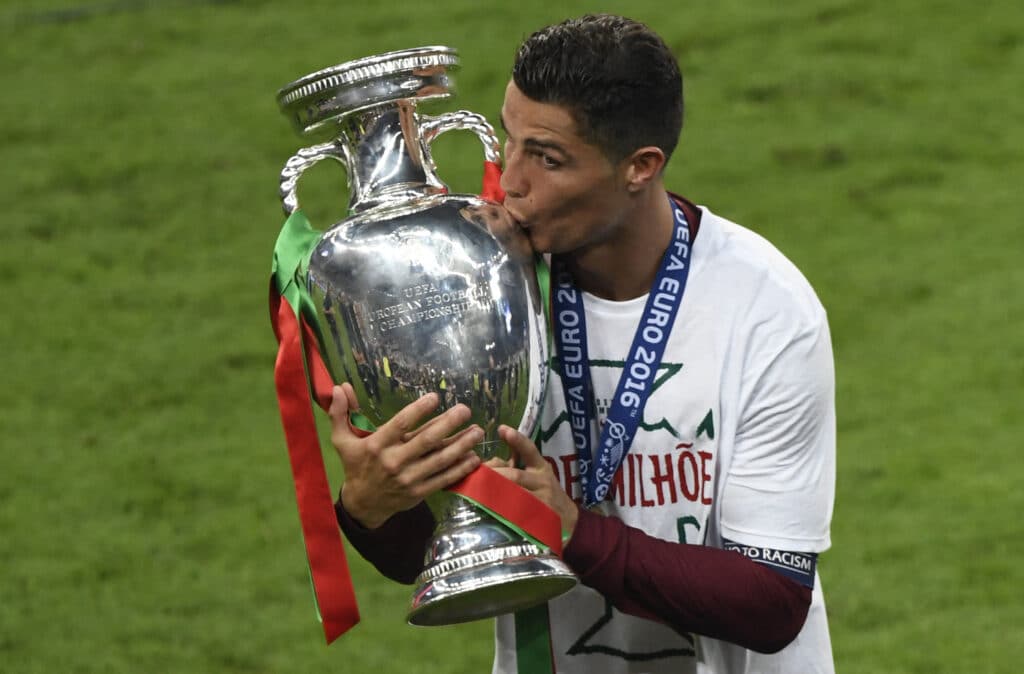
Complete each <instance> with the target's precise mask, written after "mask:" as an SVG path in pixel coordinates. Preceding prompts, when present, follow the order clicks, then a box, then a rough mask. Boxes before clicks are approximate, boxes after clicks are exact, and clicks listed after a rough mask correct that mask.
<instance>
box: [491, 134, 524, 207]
mask: <svg viewBox="0 0 1024 674" xmlns="http://www.w3.org/2000/svg"><path fill="white" fill-rule="evenodd" d="M498 184H499V185H501V189H503V190H505V195H506V196H509V197H513V198H521V197H523V196H525V195H526V192H527V186H526V182H525V176H523V171H522V167H521V166H520V165H519V158H518V153H517V152H514V151H512V150H510V149H509V148H508V146H507V145H506V147H505V161H504V166H503V167H502V172H501V180H500V181H499V183H498Z"/></svg>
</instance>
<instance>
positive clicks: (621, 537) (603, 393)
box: [331, 16, 835, 674]
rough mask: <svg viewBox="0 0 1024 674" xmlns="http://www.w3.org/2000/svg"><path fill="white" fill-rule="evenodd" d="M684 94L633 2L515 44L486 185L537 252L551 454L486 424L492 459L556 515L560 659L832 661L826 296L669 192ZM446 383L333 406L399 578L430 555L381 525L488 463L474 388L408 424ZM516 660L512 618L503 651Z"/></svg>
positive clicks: (757, 663) (368, 510)
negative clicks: (562, 574)
mask: <svg viewBox="0 0 1024 674" xmlns="http://www.w3.org/2000/svg"><path fill="white" fill-rule="evenodd" d="M682 108H683V104H682V78H681V76H680V74H679V70H678V66H677V64H676V61H675V58H674V57H673V56H672V54H671V53H670V51H669V50H668V48H667V47H666V46H665V44H664V43H663V42H662V40H661V39H660V38H659V37H658V36H657V35H655V34H654V33H653V32H651V31H650V30H649V29H648V28H647V27H646V26H644V25H642V24H639V23H636V22H634V21H631V20H628V19H625V18H622V17H615V16H585V17H582V18H580V19H576V20H569V21H566V22H563V23H561V24H558V25H554V26H549V27H547V28H544V29H542V30H540V31H538V32H537V33H535V34H534V35H532V36H530V37H529V38H528V39H527V40H526V41H525V42H524V44H523V45H522V46H521V47H520V49H519V52H518V54H517V57H516V61H515V65H514V67H513V71H512V81H511V82H509V84H508V87H507V89H506V92H505V100H504V104H503V106H502V125H503V127H504V129H505V131H506V135H507V141H506V145H505V166H504V173H503V175H502V178H501V185H502V188H503V189H504V190H505V192H506V194H507V196H506V200H505V207H506V208H507V210H508V212H509V213H510V214H511V216H512V217H513V218H514V219H515V221H516V222H517V223H518V224H519V226H520V227H521V228H522V230H523V231H524V232H525V234H526V236H528V238H529V240H530V243H531V244H532V246H533V248H534V250H536V251H538V252H540V253H543V254H545V255H546V256H549V258H548V259H550V262H551V266H552V315H553V323H554V325H553V326H552V332H553V337H554V340H555V346H556V353H557V358H556V359H555V360H554V361H553V373H554V374H555V375H557V376H554V377H552V378H551V379H552V381H551V384H550V388H549V390H548V392H547V396H546V403H545V409H544V411H543V414H542V421H541V424H542V431H543V432H542V436H543V437H545V438H547V440H546V441H545V443H544V447H543V452H541V451H540V450H539V449H538V448H537V447H536V446H535V445H534V443H533V442H532V441H531V440H530V439H528V438H526V437H524V436H522V435H520V434H519V433H517V432H516V431H514V430H513V429H510V428H508V427H502V428H501V429H500V434H501V437H502V439H503V440H504V441H505V442H506V443H507V444H508V445H509V446H510V447H511V448H512V450H513V454H514V455H515V457H516V459H517V461H516V463H514V464H513V463H512V462H500V461H492V462H491V464H490V465H491V466H492V467H493V468H494V469H495V470H497V471H498V472H500V473H502V474H503V475H505V476H506V477H508V478H509V479H511V480H513V481H515V482H516V483H518V484H519V485H521V486H522V487H524V488H526V489H528V490H529V491H531V492H533V493H534V494H535V495H537V496H538V497H539V498H540V499H542V500H543V501H545V502H546V503H547V504H548V505H550V506H551V507H552V509H554V510H555V512H556V513H558V515H559V516H560V518H561V521H562V528H563V531H564V532H565V534H566V535H567V536H568V542H567V544H566V547H565V550H564V554H563V556H564V559H565V561H566V562H567V563H568V564H569V566H570V567H571V568H572V569H573V570H574V571H575V572H576V573H577V575H579V577H580V579H581V581H582V582H581V585H580V586H579V587H577V588H576V589H575V590H573V591H572V592H570V593H568V594H566V595H563V596H562V597H559V598H557V599H555V600H553V601H551V602H550V603H549V616H550V627H549V629H550V635H551V642H552V650H553V657H554V660H555V666H556V669H557V671H558V672H595V673H602V674H603V673H606V672H714V673H715V674H722V673H725V672H729V673H734V672H737V673H738V672H801V673H807V672H832V671H833V665H832V656H831V647H830V642H829V635H828V626H827V621H826V617H825V608H824V599H823V595H822V592H821V585H820V581H819V579H818V577H817V573H816V571H815V564H816V558H817V554H818V553H820V552H823V551H824V550H826V549H827V548H828V547H829V524H830V520H831V512H832V500H833V493H834V471H835V458H834V455H835V415H834V402H833V401H834V381H833V370H832V367H833V366H832V352H831V345H830V337H829V332H828V325H827V320H826V316H825V311H824V309H823V308H822V306H821V304H820V302H819V301H818V299H817V297H816V296H815V294H814V292H813V290H812V289H811V287H810V285H809V284H808V283H807V281H806V280H805V279H804V277H803V276H802V275H801V274H800V272H799V271H798V270H797V269H796V268H795V267H794V266H793V265H792V264H791V263H790V262H789V261H788V260H787V259H786V258H785V257H783V256H782V254H781V253H779V252H778V251H777V250H776V249H775V248H773V247H772V246H771V244H769V243H768V242H766V241H765V240H764V239H762V238H760V237H759V236H757V235H756V234H754V233H752V232H750V231H748V230H746V229H743V228H742V227H740V226H738V225H736V224H734V223H731V222H729V221H727V220H725V219H723V218H720V217H719V216H717V215H715V214H713V213H712V212H711V211H709V210H708V209H707V208H704V207H697V206H695V205H693V204H692V203H690V202H689V201H687V200H685V199H683V198H681V197H678V196H675V195H670V194H668V193H666V191H665V187H664V186H663V184H662V175H663V170H664V167H665V164H666V162H667V161H668V159H669V157H670V156H671V154H672V152H673V150H674V149H675V146H676V142H677V139H678V136H679V132H680V130H681V127H682V112H683V110H682ZM691 160H692V161H699V158H698V157H692V158H691ZM437 402H438V401H437V400H436V398H431V397H430V396H427V397H425V398H423V399H421V400H419V401H417V402H415V403H413V404H412V405H410V406H409V407H407V408H406V409H405V410H403V411H402V412H400V413H399V414H398V415H396V417H395V418H393V419H392V420H391V421H390V422H389V423H387V424H385V425H384V426H383V427H381V428H380V429H378V431H377V432H376V433H374V434H372V435H370V436H368V437H358V436H357V435H356V434H355V432H354V431H353V430H352V429H351V428H350V427H349V425H348V424H347V415H348V412H349V411H350V410H351V409H353V408H354V407H355V406H356V404H357V403H356V400H355V397H354V394H353V392H352V389H351V387H348V386H347V385H346V386H345V387H344V388H339V389H336V392H335V400H334V405H333V406H332V409H331V415H332V419H333V420H334V433H333V436H332V437H333V441H334V443H335V445H336V446H337V448H338V451H339V454H340V455H341V457H342V461H343V463H344V464H345V470H346V483H345V485H344V487H343V489H342V494H341V498H340V500H339V503H338V516H339V521H340V522H341V523H342V526H343V528H344V529H345V531H346V534H347V535H348V536H349V538H350V540H352V542H353V543H354V544H355V545H356V546H357V547H358V548H359V549H360V550H361V551H362V552H363V553H364V554H365V555H366V556H368V558H370V559H371V560H372V561H374V563H375V564H376V565H377V566H378V568H379V569H381V571H382V572H384V573H385V574H386V575H389V576H390V577H393V578H396V579H400V580H404V581H406V582H411V580H412V578H413V577H415V575H416V573H418V571H419V570H420V568H419V567H420V564H421V561H420V559H419V558H416V557H415V556H414V555H413V556H411V558H404V557H403V556H402V555H394V554H387V552H390V551H391V550H392V548H391V547H390V546H392V545H395V546H404V545H407V544H408V541H409V540H410V538H416V536H425V535H426V534H417V535H416V536H413V537H410V532H417V531H427V532H428V533H429V528H430V527H431V525H432V519H431V516H430V513H429V511H428V510H427V508H426V507H425V506H424V505H423V504H422V499H423V497H424V496H426V495H427V494H429V493H432V492H433V491H436V490H437V489H440V488H443V487H445V486H447V485H450V484H452V483H454V482H455V481H457V480H459V479H461V478H462V477H464V476H465V475H466V474H468V473H469V472H470V471H472V470H473V469H474V468H476V466H477V464H478V463H479V459H477V458H476V456H475V455H474V454H473V453H472V451H471V447H472V445H473V444H474V443H475V442H477V441H479V439H480V437H481V433H482V431H481V430H480V429H479V428H476V427H471V428H468V429H464V430H462V431H459V432H457V431H458V429H459V427H460V426H461V425H462V424H464V423H465V422H466V420H467V419H468V418H469V412H468V409H466V408H465V407H462V406H456V407H454V408H452V409H449V410H447V411H446V412H444V413H443V414H442V415H440V416H439V417H437V418H436V419H435V420H434V421H433V422H432V423H431V424H428V425H427V426H426V427H425V428H424V429H423V430H422V431H421V432H419V433H417V434H414V433H411V431H413V429H414V428H415V427H416V424H417V422H418V421H419V420H420V419H421V418H422V417H423V416H425V415H426V414H427V413H429V412H430V411H431V410H432V409H433V408H434V407H436V405H437ZM595 417H596V418H595ZM581 428H586V429H589V430H590V432H589V433H587V432H580V430H579V429H581ZM453 433H454V434H455V436H454V438H451V439H446V438H448V436H451V435H452V434H453ZM417 540H418V542H417V544H419V543H420V542H422V541H421V540H420V539H417ZM403 549H404V548H403ZM517 659H518V656H517V652H516V634H515V621H514V619H513V618H512V617H510V616H503V617H501V618H499V619H498V620H497V628H496V656H495V665H494V671H495V672H502V673H505V672H515V671H517V666H518V663H517Z"/></svg>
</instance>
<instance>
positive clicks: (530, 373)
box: [278, 47, 576, 625]
mask: <svg viewBox="0 0 1024 674" xmlns="http://www.w3.org/2000/svg"><path fill="white" fill-rule="evenodd" d="M456 65H457V58H456V56H455V53H454V51H452V50H451V49H448V48H445V47H426V48H421V49H410V50H405V51H400V52H392V53H389V54H383V55H380V56H375V57H370V58H367V59H360V60H358V61H352V62H349V63H344V64H341V65H339V66H335V67H333V68H328V69H325V70H321V71H318V72H316V73H313V74H311V75H308V76H306V77H304V78H302V79H300V80H297V81H296V82H293V83H292V84H290V85H288V86H286V87H284V88H283V89H282V90H281V92H280V93H279V95H278V101H279V103H280V105H281V107H282V110H283V111H284V112H285V113H286V114H287V115H288V116H289V117H290V118H291V120H292V121H293V123H294V124H295V126H296V127H297V129H298V130H299V132H300V133H302V134H304V135H314V134H323V135H327V136H329V137H331V140H329V141H328V142H325V143H322V144H320V145H316V146H313V147H310V148H306V149H304V150H300V151H299V153H298V154H296V155H295V156H294V157H293V158H292V159H291V160H289V162H288V163H287V164H286V166H285V169H284V170H283V171H282V174H281V197H282V200H283V203H284V207H285V211H286V212H288V213H289V214H290V213H291V212H293V211H294V210H296V209H297V208H298V199H297V196H296V189H297V183H298V180H299V178H300V177H301V175H302V173H303V171H305V170H306V169H307V168H308V167H309V166H311V165H313V164H314V163H316V162H318V161H320V160H322V159H326V158H330V159H334V160H337V161H339V162H340V163H342V164H343V166H344V167H345V170H346V174H347V176H348V184H349V197H350V204H349V211H350V216H349V217H348V218H346V219H345V220H343V221H341V222H339V223H337V224H335V225H334V226H333V227H331V228H330V229H328V230H327V231H326V232H324V234H323V236H322V237H321V238H320V240H319V242H318V243H317V245H316V246H315V247H314V249H313V251H312V254H311V255H310V259H309V264H308V272H307V274H306V281H307V285H308V288H309V290H310V294H311V295H312V297H313V298H314V304H315V305H316V312H317V318H318V321H317V326H316V327H317V332H318V335H317V337H318V340H319V347H320V352H321V355H322V357H323V360H324V362H325V363H326V365H327V367H328V369H329V370H330V371H331V373H332V376H333V377H334V379H335V381H342V380H344V381H349V382H351V383H352V385H353V386H354V387H355V389H356V392H357V394H358V396H359V399H360V400H361V401H362V403H363V405H362V410H361V411H362V412H363V413H364V414H366V415H367V416H368V417H369V418H370V420H371V421H373V422H375V423H377V424H380V423H383V422H385V421H387V420H388V419H390V418H391V417H392V416H393V415H394V414H395V413H396V412H398V411H399V410H400V409H402V408H403V407H405V406H406V405H408V404H409V403H411V402H412V401H414V400H416V399H417V398H419V397H420V396H421V395H423V394H425V393H428V392H430V391H435V392H437V393H438V396H439V399H440V401H441V403H440V406H441V409H447V408H449V407H451V406H453V405H456V404H458V403H464V404H466V405H468V406H469V408H470V409H471V410H472V411H473V416H472V419H471V421H472V422H473V423H477V424H479V425H480V426H481V427H483V428H484V430H485V437H484V440H483V441H482V442H481V443H479V444H478V446H477V447H476V448H475V450H476V451H477V453H478V454H479V455H480V456H481V457H482V458H484V459H487V458H490V457H492V456H501V455H502V452H503V451H505V452H507V448H504V446H503V445H502V444H501V443H500V442H499V441H498V439H497V427H498V425H499V424H507V425H510V426H512V427H515V428H518V429H519V430H520V431H521V432H523V433H525V434H527V435H530V434H531V433H532V432H533V430H534V429H535V427H536V425H537V422H538V417H539V413H540V409H541V403H542V398H543V392H544V388H545V384H546V377H547V334H546V329H545V323H544V313H543V308H542V307H543V303H542V302H541V298H540V294H539V290H538V287H537V282H536V276H535V273H534V266H533V258H532V254H531V252H530V249H529V245H528V243H527V242H526V241H525V240H524V238H523V235H522V233H521V232H519V231H518V229H517V228H516V227H515V225H514V224H513V223H512V221H511V219H510V218H509V217H508V215H507V214H506V213H505V212H504V209H502V208H500V207H499V206H497V205H496V204H494V203H492V202H489V201H486V200H484V199H481V198H478V197H475V196H471V195H460V194H449V193H448V190H447V188H446V186H445V185H444V183H442V182H441V180H440V179H439V178H438V177H437V175H436V173H435V167H434V164H433V160H432V158H431V155H430V142H431V141H432V140H433V139H434V138H436V137H437V136H438V135H440V134H441V133H444V132H447V131H450V130H457V129H461V130H469V131H472V132H474V133H476V135H477V136H478V137H479V138H480V139H481V141H482V142H483V145H484V150H485V158H486V159H488V160H489V161H494V162H497V161H498V159H499V154H498V141H497V139H496V137H495V136H494V133H493V130H492V129H491V127H490V125H489V124H488V123H487V121H486V120H485V119H484V118H483V117H481V116H480V115H476V114H474V113H469V112H455V113H446V114H442V115H439V116H436V117H427V116H424V115H420V114H418V113H417V112H416V105H417V104H418V103H419V102H421V101H423V100H429V99H434V98H444V97H447V96H450V95H451V85H450V80H449V76H448V72H449V71H450V70H451V69H452V68H454V67H455V66H456ZM430 505H431V508H432V510H433V511H434V514H435V518H436V519H437V520H438V522H439V523H438V526H437V529H436V531H435V534H434V537H433V539H432V541H431V543H430V545H429V547H428V550H426V551H425V569H424V571H423V572H422V574H421V575H420V577H419V578H418V579H417V581H416V589H415V591H414V594H413V598H412V604H411V608H410V611H409V616H408V619H409V622H411V623H413V624H418V625H442V624H452V623H458V622H465V621H468V620H475V619H479V618H484V617H490V616H494V615H498V614H501V613H507V612H511V611H515V610H519V609H521V608H526V607H528V606H532V605H535V604H538V603H541V602H543V601H546V600H548V599H550V598H551V597H553V596H556V595H558V594H561V593H562V592H565V591H566V590H568V589H570V588H571V587H573V586H574V585H575V584H576V578H575V576H574V575H573V574H572V572H571V571H570V570H569V569H568V567H566V566H565V564H564V563H563V562H562V561H561V560H560V559H559V558H558V557H557V556H555V555H553V554H551V553H550V552H549V551H547V550H546V549H544V548H541V547H539V546H537V545H535V544H533V543H531V542H529V541H527V540H526V539H524V538H523V537H522V536H521V535H519V534H518V533H515V532H513V531H512V530H510V529H509V528H508V527H506V526H505V525H504V524H502V523H500V522H499V521H497V520H496V519H495V518H493V517H492V516H490V515H489V514H487V513H486V512H484V511H482V510H481V509H479V508H478V507H476V506H474V505H473V504H472V503H471V502H469V501H467V500H466V499H464V498H462V497H459V496H457V495H454V494H449V493H447V492H444V493H443V495H440V496H439V497H438V498H436V499H432V500H431V503H430Z"/></svg>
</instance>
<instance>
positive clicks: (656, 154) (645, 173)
mask: <svg viewBox="0 0 1024 674" xmlns="http://www.w3.org/2000/svg"><path fill="white" fill-rule="evenodd" d="M622 161H623V163H624V164H625V167H626V172H625V178H626V189H627V190H629V191H630V192H639V191H641V190H643V189H645V188H646V187H648V186H649V185H651V184H652V183H653V182H655V181H656V180H657V179H658V177H659V176H661V170H662V169H663V168H665V153H664V152H662V151H661V148H658V147H655V146H653V145H649V146H646V147H641V148H637V149H636V150H634V151H633V153H632V154H630V155H629V156H628V157H626V158H625V159H623V160H622Z"/></svg>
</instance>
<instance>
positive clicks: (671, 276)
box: [551, 198, 691, 508]
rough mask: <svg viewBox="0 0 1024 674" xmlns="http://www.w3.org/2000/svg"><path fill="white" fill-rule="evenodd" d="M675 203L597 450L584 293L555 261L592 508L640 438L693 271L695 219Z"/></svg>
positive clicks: (582, 471) (557, 328) (558, 314)
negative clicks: (669, 232) (668, 236)
mask: <svg viewBox="0 0 1024 674" xmlns="http://www.w3.org/2000/svg"><path fill="white" fill-rule="evenodd" d="M669 202H670V203H671V204H672V212H673V214H674V222H675V227H674V229H673V234H672V242H671V243H670V244H669V246H668V250H666V251H665V255H664V256H663V257H662V259H661V265H660V266H659V267H658V273H657V275H656V276H655V278H654V285H653V286H652V287H651V291H650V293H649V294H648V297H647V304H646V305H645V306H644V312H643V315H642V316H641V318H640V325H639V326H637V329H636V334H635V335H634V336H633V344H632V346H630V347H629V354H628V356H627V358H626V363H625V366H624V367H623V370H622V376H621V377H620V378H619V383H618V386H616V388H615V395H614V396H613V397H612V402H611V404H610V406H609V408H608V417H607V419H606V421H605V424H604V427H603V428H602V429H601V438H600V440H599V442H598V447H597V452H596V454H595V452H594V451H593V447H592V444H593V442H592V437H591V428H592V426H593V421H594V418H595V417H596V415H597V410H596V408H595V406H594V391H593V385H592V384H591V381H590V360H589V356H588V355H587V324H586V313H585V311H584V308H583V295H582V293H581V292H580V291H579V290H578V289H577V288H576V286H575V285H573V281H572V276H571V275H570V274H569V273H568V271H567V270H566V269H565V265H564V262H563V261H562V260H560V259H559V258H558V257H555V258H553V259H552V261H551V262H552V272H553V276H554V277H555V287H554V292H553V293H552V295H553V297H552V299H551V313H552V318H553V328H554V333H555V334H554V339H555V345H556V347H557V349H558V363H559V368H560V373H561V375H562V377H561V378H562V389H563V392H564V393H565V403H566V407H567V409H568V412H569V424H570V429H571V431H572V438H573V444H574V445H575V447H576V454H577V456H578V461H579V479H580V486H581V488H582V491H583V505H584V506H585V507H588V508H589V507H590V506H593V505H595V504H597V503H600V502H601V501H603V500H604V499H605V498H606V497H607V496H608V490H609V489H610V488H611V483H612V479H613V478H614V477H615V473H616V472H618V470H619V466H621V465H622V461H623V459H624V458H625V456H626V452H628V451H629V448H630V447H631V446H632V444H633V439H634V438H635V437H636V431H637V429H638V428H639V426H640V422H641V420H642V419H643V409H644V405H645V404H646V403H647V397H648V396H649V395H650V392H651V388H652V387H653V385H654V380H655V378H656V377H657V374H658V367H659V365H660V364H661V358H662V356H663V355H664V353H665V346H666V344H668V337H669V333H670V332H671V330H672V326H673V325H674V324H675V320H676V314H677V313H678V312H679V305H680V304H681V303H682V299H683V292H684V291H685V290H686V280H687V278H688V277H689V275H690V247H691V241H690V227H689V223H688V222H687V220H686V214H685V213H684V212H683V209H682V208H680V206H679V205H678V204H677V203H676V202H675V201H673V200H672V199H671V198H669Z"/></svg>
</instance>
